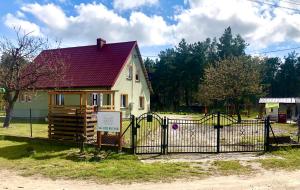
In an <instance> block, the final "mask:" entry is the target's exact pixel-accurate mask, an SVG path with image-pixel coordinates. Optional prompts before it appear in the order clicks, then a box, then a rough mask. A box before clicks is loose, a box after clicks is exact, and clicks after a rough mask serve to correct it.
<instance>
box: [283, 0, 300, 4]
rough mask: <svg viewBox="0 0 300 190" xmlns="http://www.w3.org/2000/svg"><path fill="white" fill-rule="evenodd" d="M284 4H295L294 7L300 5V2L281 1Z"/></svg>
mask: <svg viewBox="0 0 300 190" xmlns="http://www.w3.org/2000/svg"><path fill="white" fill-rule="evenodd" d="M281 1H282V2H286V3H289V4H293V5H300V3H299V2H296V1H285V0H281Z"/></svg>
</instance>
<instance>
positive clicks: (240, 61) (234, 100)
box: [199, 57, 263, 121]
mask: <svg viewBox="0 0 300 190" xmlns="http://www.w3.org/2000/svg"><path fill="white" fill-rule="evenodd" d="M257 62H258V60H254V59H251V58H248V57H232V58H229V59H225V60H222V61H220V62H218V63H217V64H216V65H211V66H209V67H208V68H207V69H206V70H205V75H204V82H203V84H202V85H201V86H200V91H199V94H200V95H199V97H201V99H202V100H204V101H225V102H226V103H230V104H234V105H235V107H236V112H237V115H238V120H239V121H240V120H241V117H240V104H242V103H243V102H245V101H246V100H247V99H251V98H253V97H259V96H261V95H262V94H263V90H262V89H263V88H262V85H261V75H260V72H259V71H260V70H259V68H258V64H257Z"/></svg>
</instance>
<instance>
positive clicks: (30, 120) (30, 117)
mask: <svg viewBox="0 0 300 190" xmlns="http://www.w3.org/2000/svg"><path fill="white" fill-rule="evenodd" d="M29 122H30V137H31V138H32V116H31V108H30V109H29Z"/></svg>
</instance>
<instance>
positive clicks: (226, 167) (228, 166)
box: [213, 160, 253, 175]
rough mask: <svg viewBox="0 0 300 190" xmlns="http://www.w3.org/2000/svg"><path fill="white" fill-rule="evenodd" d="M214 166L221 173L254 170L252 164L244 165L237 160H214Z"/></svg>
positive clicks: (240, 172)
mask: <svg viewBox="0 0 300 190" xmlns="http://www.w3.org/2000/svg"><path fill="white" fill-rule="evenodd" d="M213 166H215V167H216V171H218V173H219V174H221V175H233V174H237V175H238V174H250V173H251V172H252V171H253V170H252V168H251V167H250V166H243V165H241V163H240V162H239V161H237V160H229V161H222V160H218V161H214V162H213Z"/></svg>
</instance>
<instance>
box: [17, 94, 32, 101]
mask: <svg viewBox="0 0 300 190" xmlns="http://www.w3.org/2000/svg"><path fill="white" fill-rule="evenodd" d="M19 102H31V96H30V95H29V94H26V93H22V94H20V95H19Z"/></svg>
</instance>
